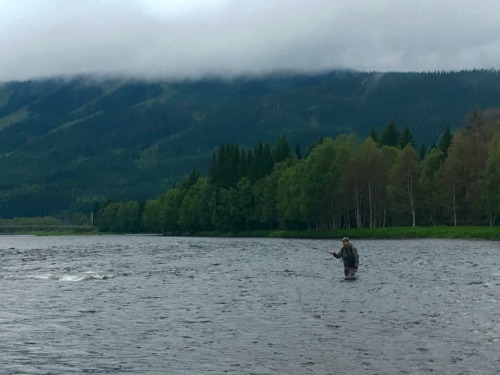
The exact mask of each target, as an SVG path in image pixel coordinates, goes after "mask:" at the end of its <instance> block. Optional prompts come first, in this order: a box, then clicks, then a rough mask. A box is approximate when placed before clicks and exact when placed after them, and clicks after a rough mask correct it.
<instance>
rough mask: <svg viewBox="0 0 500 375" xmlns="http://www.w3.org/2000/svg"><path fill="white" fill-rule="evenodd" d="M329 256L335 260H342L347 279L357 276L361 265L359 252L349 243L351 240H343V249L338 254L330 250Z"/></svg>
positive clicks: (345, 238)
mask: <svg viewBox="0 0 500 375" xmlns="http://www.w3.org/2000/svg"><path fill="white" fill-rule="evenodd" d="M328 254H331V255H333V256H334V257H335V258H342V261H343V262H344V275H345V277H354V276H356V272H358V264H359V256H358V250H357V249H356V248H355V247H354V246H353V245H352V244H351V243H350V242H349V238H347V237H344V238H342V248H341V249H340V251H339V252H338V253H336V252H335V251H333V250H330V251H328Z"/></svg>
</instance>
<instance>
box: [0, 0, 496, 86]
mask: <svg viewBox="0 0 500 375" xmlns="http://www.w3.org/2000/svg"><path fill="white" fill-rule="evenodd" d="M499 17H500V1H498V0H471V1H465V0H418V1H417V0H412V1H409V0H408V1H406V0H0V51H1V53H0V81H10V80H24V79H30V78H39V77H50V76H59V75H73V74H89V73H90V74H98V75H103V74H104V75H108V74H111V75H131V76H135V77H145V78H198V77H201V76H204V75H212V76H213V75H215V76H219V75H220V76H234V75H240V74H251V75H252V74H262V73H269V72H274V71H300V72H320V71H324V70H331V69H354V70H362V71H382V72H385V71H434V70H461V69H473V68H486V69H489V68H495V69H500V18H499Z"/></svg>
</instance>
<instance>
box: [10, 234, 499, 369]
mask: <svg viewBox="0 0 500 375" xmlns="http://www.w3.org/2000/svg"><path fill="white" fill-rule="evenodd" d="M353 243H354V245H355V246H356V247H357V248H358V251H359V253H360V268H359V278H358V279H357V280H355V281H344V280H343V268H342V265H341V264H340V261H339V260H336V259H333V258H332V257H330V256H329V255H328V254H327V253H326V250H328V249H332V248H339V247H340V241H326V240H288V239H215V238H181V237H176V238H175V237H160V236H114V235H110V236H75V237H72V236H69V237H34V236H0V270H1V272H0V296H1V304H2V309H1V310H0V338H1V339H0V355H1V360H0V374H3V375H9V374H51V375H56V374H162V375H164V374H189V375H192V374H209V373H213V374H298V375H302V374H370V375H374V374H381V375H387V374H453V375H456V374H468V375H469V374H498V373H499V370H500V242H490V241H463V240H389V241H387V240H357V241H353Z"/></svg>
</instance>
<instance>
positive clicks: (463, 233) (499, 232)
mask: <svg viewBox="0 0 500 375" xmlns="http://www.w3.org/2000/svg"><path fill="white" fill-rule="evenodd" d="M5 229H6V228H4V231H0V236H1V235H35V236H64V235H82V234H84V235H101V234H130V233H109V232H99V231H98V230H97V228H95V227H89V226H76V225H74V226H69V225H68V226H64V225H61V226H48V227H47V228H41V227H40V226H39V227H36V228H32V229H31V230H27V228H26V227H22V226H18V227H17V228H14V226H12V227H10V228H9V229H10V230H9V231H5ZM16 229H17V230H16ZM136 234H149V235H154V233H136ZM157 235H162V234H161V233H158V234H157ZM163 235H164V236H180V237H227V238H243V237H255V238H295V239H339V238H342V237H349V238H351V239H419V238H421V239H424V238H436V239H471V240H473V239H482V240H491V241H500V226H493V227H489V226H457V227H453V226H438V227H415V228H412V227H385V228H360V229H356V228H350V229H336V230H331V231H317V230H297V231H290V230H259V231H244V232H239V233H223V232H198V233H165V234H163Z"/></svg>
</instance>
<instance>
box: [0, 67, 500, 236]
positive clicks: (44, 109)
mask: <svg viewBox="0 0 500 375" xmlns="http://www.w3.org/2000/svg"><path fill="white" fill-rule="evenodd" d="M499 96H500V73H499V72H497V71H491V70H489V71H462V72H449V73H447V72H436V73H387V74H380V73H362V72H329V73H325V74H320V75H316V76H286V75H284V76H283V75H282V76H269V77H264V78H259V79H257V78H255V79H249V78H240V79H234V80H232V81H225V82H222V81H217V80H202V81H196V82H194V81H191V82H182V81H179V82H141V81H132V80H129V81H126V80H101V81H99V80H92V79H88V78H86V77H80V78H75V79H66V80H39V81H28V82H11V83H8V84H4V85H1V86H0V170H1V171H2V178H1V179H0V216H3V217H7V218H12V217H16V216H45V215H51V216H63V215H68V216H70V215H71V213H73V212H83V213H84V215H85V216H86V217H88V216H89V214H90V212H92V211H93V210H94V212H95V213H96V212H98V210H95V207H94V206H95V205H96V203H100V204H103V205H104V202H106V201H108V200H109V199H111V200H113V201H114V202H126V201H137V202H139V201H141V200H146V199H151V198H152V197H158V198H156V199H158V200H159V201H161V200H162V199H163V198H166V197H162V196H161V195H162V194H164V193H165V192H166V190H167V189H169V188H170V187H172V186H174V185H175V184H176V183H177V182H178V181H182V180H184V181H186V184H187V185H186V186H177V187H176V188H177V189H179V190H178V192H179V196H178V197H177V198H178V199H179V201H175V204H174V201H169V199H171V198H173V197H170V196H168V199H167V201H165V202H164V203H165V204H166V206H165V207H164V208H162V210H159V212H155V211H157V210H153V209H152V207H150V206H151V205H150V204H149V203H146V205H145V206H144V212H143V213H142V214H141V215H144V216H143V218H144V219H145V220H146V218H147V220H146V221H147V223H148V224H147V228H148V230H151V231H154V232H157V231H158V230H159V229H158V228H160V231H162V232H182V231H190V230H194V229H192V228H194V227H193V226H192V225H191V224H190V225H186V220H187V217H184V218H183V219H182V220H181V221H179V220H180V217H179V209H180V207H181V206H182V200H183V199H184V195H185V194H186V192H187V190H189V189H190V188H191V187H193V186H195V184H196V181H197V180H198V177H200V176H205V175H207V178H208V180H209V182H208V183H209V185H211V187H212V188H217V189H214V191H213V192H212V196H211V198H210V199H209V200H208V202H209V206H210V207H217V210H216V211H213V209H212V208H210V210H209V211H210V215H211V219H210V225H209V226H214V225H215V224H214V223H217V225H219V224H220V223H224V222H225V223H226V224H224V227H225V228H230V227H232V228H233V229H232V230H238V228H240V227H243V226H251V227H259V226H261V227H263V228H268V227H270V226H271V227H276V226H279V225H282V226H283V225H292V226H294V227H297V228H307V227H318V228H327V227H334V226H341V227H342V226H344V227H350V226H365V225H388V224H390V221H391V220H396V217H395V216H390V215H384V214H383V212H384V210H386V209H388V207H384V204H386V203H387V202H386V200H385V198H384V196H383V194H382V193H380V192H378V190H380V189H378V190H377V194H378V195H377V197H376V199H375V198H374V196H372V195H371V194H372V193H374V191H373V190H372V189H371V188H370V187H368V186H372V185H373V184H374V183H376V182H377V181H376V180H375V179H374V177H373V176H372V177H371V178H365V176H363V174H362V173H361V172H360V173H358V175H357V176H356V175H354V176H349V178H350V180H349V181H347V177H348V174H346V173H344V172H346V170H345V168H346V165H350V166H352V167H351V170H352V169H353V168H354V169H355V170H356V169H357V168H360V170H363V171H365V172H366V171H369V165H367V164H364V163H363V159H362V158H363V156H361V155H362V154H363V153H366V155H373V156H374V157H375V159H374V160H376V165H377V170H378V172H377V173H378V174H379V175H380V176H382V177H383V178H385V175H384V172H381V168H382V167H381V165H382V164H383V163H385V164H386V165H387V167H391V166H392V164H391V163H390V160H392V159H391V158H392V157H391V152H392V151H391V152H389V153H388V152H387V150H388V148H386V149H384V148H383V147H382V148H380V149H379V150H380V151H381V155H377V153H376V152H374V151H373V150H363V151H362V152H361V150H360V149H359V147H360V146H359V145H356V147H354V149H352V150H351V151H346V153H343V152H342V151H338V150H340V148H342V147H344V146H345V145H342V144H341V143H342V142H340V143H339V140H340V136H341V135H342V134H354V135H356V136H357V137H358V138H359V139H362V138H363V137H365V136H366V135H367V134H369V133H370V136H371V137H372V138H373V139H374V141H375V142H379V145H381V146H384V145H386V146H388V145H391V146H393V147H399V148H404V147H405V146H406V145H407V144H409V143H411V144H412V146H413V147H414V144H416V143H418V144H419V145H420V144H422V145H424V144H427V145H429V144H432V143H433V142H434V141H436V140H437V139H438V137H439V136H441V134H440V133H441V131H442V126H443V125H442V124H450V127H449V128H448V129H452V130H454V131H456V130H457V129H458V128H459V125H460V124H462V123H463V122H464V118H466V115H467V114H468V112H469V111H470V110H471V109H473V108H488V107H492V106H496V105H498V103H497V98H498V97H499ZM478 114H479V115H480V116H477V115H478ZM481 116H482V118H481ZM388 121H391V123H390V124H389V125H387V126H386V128H387V129H384V126H385V125H386V124H387V123H388ZM467 121H468V122H467V123H466V124H468V127H469V128H470V129H471V132H470V134H469V133H467V134H466V137H469V141H470V144H471V145H472V144H475V145H478V147H477V146H476V149H477V150H479V151H480V152H476V153H475V154H473V153H471V150H470V149H469V148H467V147H465V146H466V144H464V148H463V149H462V151H463V152H465V154H467V155H468V159H465V160H464V162H465V164H466V165H464V166H463V168H461V169H460V168H458V167H457V168H458V169H457V173H458V174H457V176H456V177H457V181H460V183H459V184H458V185H457V190H456V194H454V195H453V196H451V195H448V196H445V197H443V199H444V202H446V207H445V208H443V213H442V215H443V217H447V218H448V219H447V220H449V221H448V223H452V222H454V219H453V217H454V215H456V216H457V223H460V224H465V223H466V222H482V221H484V220H488V217H490V216H491V215H492V212H493V211H491V210H489V211H488V212H489V213H486V211H485V205H487V204H488V205H489V204H491V203H486V201H485V200H484V197H482V189H483V188H482V186H483V185H481V184H482V182H480V181H482V179H483V178H486V177H483V175H482V174H480V172H481V171H482V169H483V168H484V167H485V165H486V161H487V158H488V156H487V152H483V151H484V150H488V147H486V146H485V143H487V141H485V140H489V139H491V132H490V133H488V132H486V131H485V132H483V131H482V130H480V129H481V128H482V125H481V124H483V122H486V123H489V122H491V116H490V115H488V116H485V115H484V113H483V112H478V113H477V114H474V112H473V113H472V116H471V117H470V118H469V120H467ZM396 124H407V126H406V127H405V128H404V129H403V131H402V132H399V129H397V126H396ZM478 129H479V130H480V131H479V132H478V131H476V130H478ZM385 130H387V132H386V131H385ZM389 130H391V131H389ZM384 133H387V134H384ZM398 133H399V135H400V136H398V137H395V135H398ZM377 134H382V136H380V137H377ZM449 135H451V130H450V132H449V133H447V132H446V129H445V132H444V133H443V134H442V139H441V140H440V142H439V148H440V149H441V151H442V152H443V153H444V156H443V157H444V158H445V157H446V155H447V152H449V151H451V149H452V148H453V147H455V148H457V147H458V146H453V141H452V140H451V139H450V138H451V137H449ZM377 138H378V139H377ZM319 139H322V140H325V139H331V140H334V143H335V146H334V148H335V149H336V150H337V151H336V158H338V159H336V160H335V161H334V167H332V166H329V169H328V173H327V174H326V175H325V176H322V177H321V178H320V177H318V176H316V175H315V173H316V172H314V173H313V172H311V171H309V170H308V169H307V168H309V167H311V168H313V170H314V168H315V167H316V165H321V164H322V163H321V162H319V161H318V160H320V159H321V158H318V157H317V155H316V156H314V158H313V159H310V160H307V159H308V157H309V155H310V154H311V153H312V151H313V149H314V148H315V147H316V146H319V145H320V143H321V142H319V143H317V142H318V140H319ZM289 142H290V143H289ZM274 143H276V146H275V147H271V146H270V145H271V144H274ZM290 144H293V145H295V151H294V152H290V146H289V145H290ZM220 145H222V146H220ZM310 145H313V146H312V147H311V149H310V150H309V151H308V152H307V153H305V154H302V152H301V149H304V150H307V148H308V147H309V146H310ZM304 147H305V148H304ZM214 150H216V151H215V152H214ZM358 151H359V152H358ZM316 152H319V151H316ZM457 152H458V151H453V153H454V158H455V160H454V161H451V162H450V163H451V164H452V165H459V164H460V162H462V159H461V156H460V155H458V154H457ZM379 153H380V152H379ZM360 154H361V155H360ZM339 155H340V156H339ZM211 156H213V157H214V158H213V161H212V162H211ZM293 156H294V157H295V160H296V161H304V163H303V165H300V163H299V165H300V167H299V166H297V167H294V166H293V165H295V164H293V163H292V164H293V165H292V164H290V165H289V168H292V169H293V168H297V170H296V171H295V172H298V170H299V169H300V168H305V169H306V170H301V171H300V173H302V174H304V175H308V176H310V177H311V178H312V179H311V180H310V181H304V179H305V177H303V176H300V175H294V174H293V173H292V174H290V173H288V171H287V170H283V171H281V172H280V176H279V177H278V176H277V175H275V176H274V177H273V178H270V179H269V181H267V182H268V184H266V183H262V184H261V181H263V180H264V179H267V178H268V176H270V175H271V174H273V170H274V168H275V165H276V163H280V162H285V163H288V161H287V160H289V158H291V157H293ZM424 157H425V153H424V152H422V155H421V158H420V159H421V160H423V158H424ZM316 158H318V159H316ZM341 159H343V161H344V162H341V161H340V160H341ZM351 159H352V160H351ZM379 159H380V160H379ZM382 161H383V163H382ZM209 167H211V168H212V169H211V170H210V171H209ZM491 168H493V167H490V169H491ZM451 169H453V168H451ZM451 169H450V168H449V167H447V166H443V169H442V170H441V171H440V172H437V174H440V175H442V176H444V175H445V173H444V171H446V170H447V171H448V172H449V171H450V170H451ZM348 170H349V169H348ZM348 170H347V171H348ZM190 171H199V172H196V173H195V174H193V175H192V176H190V177H189V178H188V179H187V180H186V178H187V177H188V176H189V173H190ZM339 171H342V172H340V174H338V173H339ZM207 172H208V174H207ZM332 173H333V174H337V175H338V176H339V177H338V181H337V180H335V183H333V186H330V187H324V188H323V189H324V191H321V189H320V188H319V186H320V185H321V183H322V182H324V181H329V179H332V177H331V174H332ZM491 173H492V172H489V175H491ZM485 176H486V175H485ZM344 177H345V178H344ZM382 177H381V178H382ZM242 178H248V180H249V184H250V185H249V186H251V187H252V189H253V192H254V193H253V194H254V197H253V202H254V204H255V205H256V207H254V209H253V210H246V211H245V214H244V215H243V216H244V219H242V218H239V219H238V218H235V213H234V212H233V213H231V212H230V210H229V211H228V212H227V213H226V214H224V215H222V217H219V216H218V215H214V212H220V213H222V212H224V210H225V209H224V208H223V207H221V202H220V201H219V199H224V202H232V203H231V204H233V203H234V202H236V203H234V204H238V205H240V206H238V207H245V205H246V203H244V202H240V200H239V199H236V197H234V196H235V195H238V194H243V193H244V192H245V193H247V192H248V189H247V188H245V189H243V186H247V185H240V187H238V186H239V185H238V184H239V183H240V181H241V179H242ZM442 178H443V179H441V177H440V179H439V182H440V183H441V185H440V186H444V185H445V184H448V183H449V182H450V181H451V180H445V179H444V177H442ZM281 179H283V180H287V179H289V181H288V182H290V184H291V185H290V186H285V183H284V182H283V181H279V180H281ZM300 179H302V181H300ZM489 179H490V180H491V177H489ZM436 183H437V182H436ZM353 186H356V188H357V189H358V187H359V189H358V190H357V192H356V194H352V188H353ZM247 187H248V186H247ZM448 187H449V186H448ZM292 188H296V189H297V191H293V190H291V189H292ZM329 188H331V190H328V189H329ZM231 189H233V190H231ZM350 189H351V190H350ZM219 190H220V191H219ZM278 190H282V191H283V192H285V193H286V194H287V196H289V197H290V199H292V201H291V202H292V203H291V207H290V208H287V207H286V205H287V204H288V203H289V202H288V201H287V200H286V199H284V198H283V197H282V196H281V195H280V194H278ZM490 190H491V189H490ZM440 191H441V193H442V192H443V191H447V190H446V189H440ZM448 191H450V190H449V189H448ZM311 192H315V193H311ZM193 194H194V193H193ZM296 194H299V195H298V196H295V195H296ZM314 194H318V197H311V195H314ZM194 195H196V194H194ZM226 195H228V196H226ZM256 195H258V199H256ZM264 197H265V198H264ZM454 198H456V199H455V203H456V207H455V208H452V209H450V207H452V204H453V203H452V202H453V199H454ZM189 199H193V195H190V196H189ZM328 199H329V200H330V201H329V203H328V204H327V203H325V202H327V200H328ZM271 200H274V201H275V202H276V203H275V204H273V205H272V206H270V207H266V208H264V207H263V204H264V203H263V202H270V201H271ZM247 201H248V200H247ZM162 202H163V201H162ZM167 203H168V204H167ZM191 204H194V203H192V202H191ZM266 204H267V205H268V204H270V203H266ZM186 205H187V206H185V208H186V209H187V208H188V207H191V206H192V205H189V204H188V202H187V201H186ZM278 205H279V207H280V209H279V210H281V211H282V213H283V212H287V215H285V216H281V215H280V214H279V213H278V211H279V210H278V207H277V206H278ZM193 207H194V206H193ZM257 207H259V208H258V209H257ZM100 209H101V208H99V210H100ZM190 210H191V209H190ZM137 211H138V212H141V211H142V209H141V207H139V208H138V209H137ZM166 212H168V215H167V214H166ZM186 212H189V210H187V211H186ZM465 214H469V216H468V218H467V219H465ZM172 215H173V216H172ZM249 215H250V216H249ZM300 215H306V216H307V218H305V217H301V216H300ZM423 216H424V215H420V216H419V214H418V212H417V218H420V219H422V218H423ZM228 217H232V218H235V220H236V219H238V224H237V225H236V224H235V225H230V224H231V223H229V222H228ZM264 218H267V219H264ZM459 219H460V220H463V222H460V221H459ZM200 220H201V219H200ZM439 220H441V219H438V221H439ZM285 223H288V224H285ZM142 224H143V225H145V223H142ZM197 225H199V224H197ZM109 226H110V227H111V224H109ZM123 227H125V225H123ZM202 227H204V225H202ZM190 228H191V229H190ZM135 229H137V228H135ZM120 230H123V229H120Z"/></svg>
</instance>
